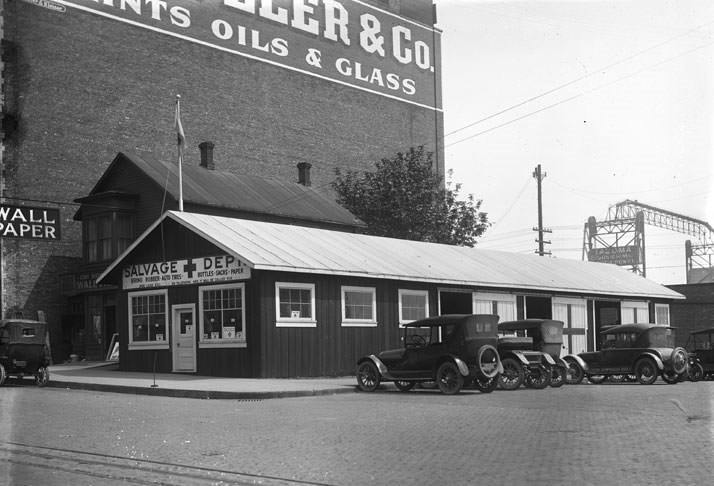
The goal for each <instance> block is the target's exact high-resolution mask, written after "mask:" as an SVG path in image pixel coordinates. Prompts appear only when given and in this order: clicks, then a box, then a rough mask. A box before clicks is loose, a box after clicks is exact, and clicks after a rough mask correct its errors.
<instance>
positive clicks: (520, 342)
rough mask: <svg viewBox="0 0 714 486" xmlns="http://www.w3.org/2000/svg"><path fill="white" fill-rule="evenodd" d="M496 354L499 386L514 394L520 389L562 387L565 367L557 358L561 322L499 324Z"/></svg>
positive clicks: (558, 354)
mask: <svg viewBox="0 0 714 486" xmlns="http://www.w3.org/2000/svg"><path fill="white" fill-rule="evenodd" d="M498 332H499V334H502V337H500V338H499V339H498V354H499V355H500V356H501V363H502V364H503V373H501V376H500V378H499V386H500V387H501V388H502V389H504V390H515V389H517V388H518V387H519V386H521V385H525V386H526V387H528V388H536V389H542V388H546V387H547V386H548V385H550V386H552V387H556V388H557V387H560V386H563V384H564V383H565V377H566V373H567V370H568V363H566V362H565V361H563V360H562V359H561V358H560V351H561V349H562V347H563V322H562V321H555V320H552V319H521V320H517V321H506V322H500V323H499V324H498Z"/></svg>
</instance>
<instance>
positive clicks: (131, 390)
mask: <svg viewBox="0 0 714 486" xmlns="http://www.w3.org/2000/svg"><path fill="white" fill-rule="evenodd" d="M46 386H47V387H48V388H66V389H70V390H90V391H104V392H112V393H128V394H132V395H153V396H158V397H173V398H197V399H203V400H226V399H233V400H267V399H271V398H294V397H312V396H323V395H336V394H338V393H355V391H356V390H357V387H356V386H355V387H345V388H328V389H325V390H300V391H298V390H291V391H274V392H232V391H217V390H185V389H177V388H160V387H158V386H157V387H155V388H152V387H142V386H127V385H106V384H102V383H77V382H74V381H53V380H50V382H49V383H47V385H46Z"/></svg>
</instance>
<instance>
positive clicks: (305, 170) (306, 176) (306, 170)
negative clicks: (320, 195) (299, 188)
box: [297, 162, 312, 187]
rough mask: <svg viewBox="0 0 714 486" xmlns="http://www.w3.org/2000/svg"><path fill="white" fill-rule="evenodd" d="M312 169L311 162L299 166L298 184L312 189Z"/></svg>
mask: <svg viewBox="0 0 714 486" xmlns="http://www.w3.org/2000/svg"><path fill="white" fill-rule="evenodd" d="M310 167H312V164H310V163H309V162H300V163H299V164H298V165H297V168H298V183H300V184H302V185H303V186H305V187H310Z"/></svg>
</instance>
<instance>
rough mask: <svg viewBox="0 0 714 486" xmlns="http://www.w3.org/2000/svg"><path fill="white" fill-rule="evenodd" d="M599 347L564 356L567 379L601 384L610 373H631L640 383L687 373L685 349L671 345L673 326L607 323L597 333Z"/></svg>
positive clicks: (676, 378)
mask: <svg viewBox="0 0 714 486" xmlns="http://www.w3.org/2000/svg"><path fill="white" fill-rule="evenodd" d="M600 334H601V335H602V337H603V338H604V339H603V340H602V349H601V350H599V351H594V352H587V353H580V354H578V355H568V356H565V357H564V359H565V360H566V361H567V362H568V365H569V370H568V382H569V383H580V382H581V381H582V380H583V377H585V376H587V378H588V380H589V381H590V382H592V383H601V382H603V381H605V380H606V379H607V378H609V377H611V376H627V375H633V376H634V377H635V379H636V380H637V381H638V382H639V383H642V384H643V385H650V384H652V383H654V382H655V381H656V380H657V377H658V376H660V375H661V376H662V379H663V380H664V381H665V382H667V383H670V384H674V383H677V382H678V381H680V380H681V379H682V377H683V376H684V375H685V373H686V372H687V352H686V351H685V350H684V348H679V347H675V346H674V328H671V327H667V326H658V325H655V324H624V325H619V326H610V327H608V328H607V329H605V330H604V331H601V333H600Z"/></svg>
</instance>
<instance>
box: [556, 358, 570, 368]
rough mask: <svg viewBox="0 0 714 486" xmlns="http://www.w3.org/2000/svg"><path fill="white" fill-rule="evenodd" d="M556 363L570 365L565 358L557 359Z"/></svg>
mask: <svg viewBox="0 0 714 486" xmlns="http://www.w3.org/2000/svg"><path fill="white" fill-rule="evenodd" d="M555 364H557V365H558V366H564V367H565V368H567V367H568V362H567V361H565V360H564V359H563V358H558V359H556V360H555Z"/></svg>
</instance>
